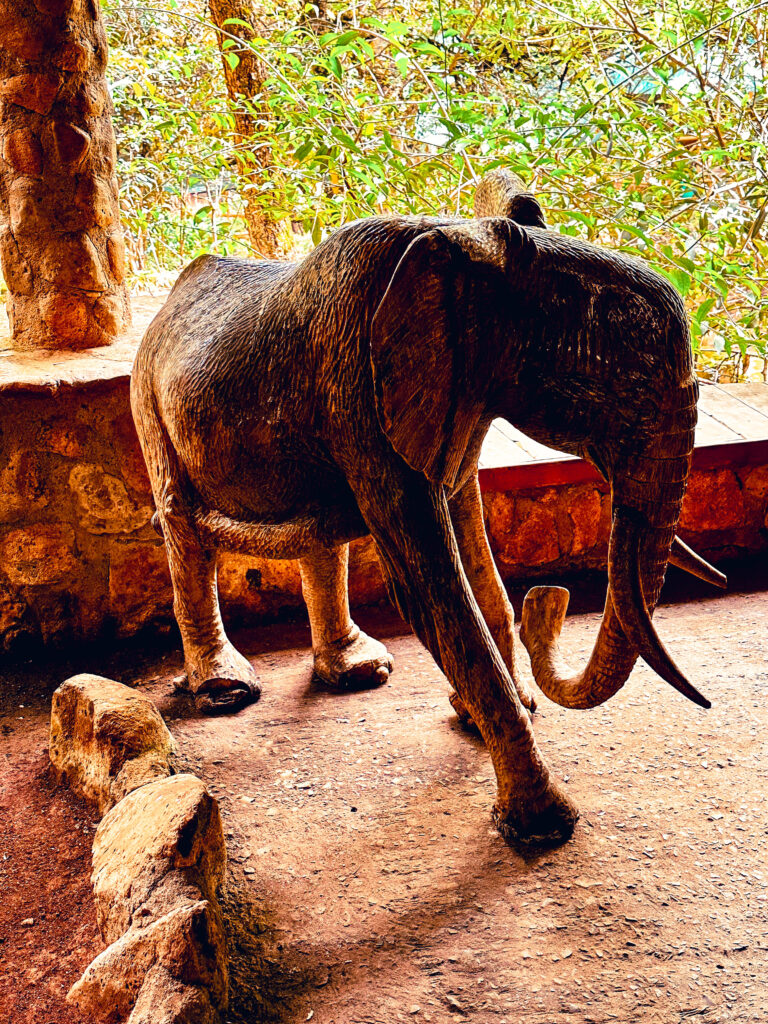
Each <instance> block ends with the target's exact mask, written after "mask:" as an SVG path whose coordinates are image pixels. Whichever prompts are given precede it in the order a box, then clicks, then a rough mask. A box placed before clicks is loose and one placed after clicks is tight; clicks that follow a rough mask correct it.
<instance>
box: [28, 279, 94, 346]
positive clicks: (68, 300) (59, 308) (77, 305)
mask: <svg viewBox="0 0 768 1024" xmlns="http://www.w3.org/2000/svg"><path fill="white" fill-rule="evenodd" d="M38 306H39V309H40V316H41V318H42V320H43V323H44V324H45V325H46V326H47V327H48V328H49V329H50V330H51V331H52V332H53V333H54V334H56V335H57V336H58V337H59V338H61V340H62V341H63V342H65V343H66V344H67V345H68V346H69V347H73V346H78V345H80V344H82V343H83V342H84V341H85V337H86V334H87V333H88V326H89V318H90V306H89V304H88V303H87V302H86V301H85V299H83V298H82V297H81V296H79V295H76V294H72V293H68V292H49V293H47V294H45V295H41V296H40V299H39V301H38Z"/></svg>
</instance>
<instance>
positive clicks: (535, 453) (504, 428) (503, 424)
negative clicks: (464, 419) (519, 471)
mask: <svg viewBox="0 0 768 1024" xmlns="http://www.w3.org/2000/svg"><path fill="white" fill-rule="evenodd" d="M493 425H494V426H496V427H498V429H499V430H500V431H501V433H503V434H505V435H506V437H508V438H510V440H512V441H514V442H515V443H516V444H518V445H520V447H521V448H522V449H523V451H525V452H527V453H528V455H529V456H530V458H531V459H532V460H533V461H534V462H553V461H557V460H559V459H573V458H575V456H573V455H568V454H567V453H566V452H559V451H557V449H556V448H548V447H547V445H544V444H540V443H539V442H538V441H534V440H533V438H531V437H528V435H527V434H524V433H523V432H522V431H521V430H518V429H517V427H513V426H512V424H511V423H508V422H507V420H494V421H493Z"/></svg>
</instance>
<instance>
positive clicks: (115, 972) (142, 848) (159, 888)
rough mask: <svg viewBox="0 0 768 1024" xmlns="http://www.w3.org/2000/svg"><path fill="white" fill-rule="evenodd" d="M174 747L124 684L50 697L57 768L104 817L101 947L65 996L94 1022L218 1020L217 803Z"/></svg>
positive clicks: (96, 879) (223, 1000) (95, 681)
mask: <svg viewBox="0 0 768 1024" xmlns="http://www.w3.org/2000/svg"><path fill="white" fill-rule="evenodd" d="M173 753H174V744H173V739H172V737H171V734H170V733H169V732H168V729H167V728H166V726H165V723H164V722H163V720H162V718H161V717H160V715H159V713H158V712H157V709H156V708H155V706H154V705H153V704H152V702H151V701H150V700H149V699H148V698H147V697H145V696H144V695H143V694H140V693H137V692H136V691H135V690H132V689H130V688H129V687H127V686H123V685H122V684H121V683H116V682H114V681H113V680H110V679H103V678H101V677H99V676H92V675H80V676H74V677H73V678H72V679H69V680H67V682H65V683H64V684H62V686H60V687H59V689H58V690H57V691H56V693H55V694H54V700H53V709H52V713H51V741H50V755H51V763H52V764H53V767H54V771H55V772H56V773H57V774H58V776H59V778H60V779H62V780H63V781H66V782H67V783H68V784H69V785H70V786H71V787H72V789H73V790H74V791H75V792H76V793H78V795H80V796H81V797H82V798H83V799H85V800H87V801H88V802H89V803H90V804H91V805H92V806H93V807H95V808H96V809H97V810H98V811H99V812H100V813H104V817H103V818H102V820H101V822H100V824H99V827H98V829H97V831H96V837H95V839H94V844H93V875H92V881H93V889H94V896H95V900H96V915H97V920H98V924H99V929H100V931H101V935H102V937H103V939H104V941H105V942H107V943H109V945H108V948H107V949H105V950H104V952H103V953H101V954H100V955H99V956H98V957H97V958H96V959H95V960H94V961H93V963H91V964H90V966H89V967H88V968H87V969H86V971H85V973H84V974H83V976H82V978H81V979H80V980H79V981H78V982H77V983H76V984H75V985H74V986H73V987H72V989H71V990H70V992H69V995H68V999H69V1001H70V1002H72V1003H74V1004H75V1005H76V1006H78V1008H80V1009H81V1010H82V1011H83V1012H85V1013H87V1014H88V1015H89V1016H90V1017H91V1018H93V1019H94V1020H99V1019H110V1020H114V1019H115V1017H117V1018H118V1019H120V1020H122V1021H127V1022H128V1024H219V1022H220V1020H221V1016H220V1015H221V1012H222V1011H224V1010H225V1009H226V1006H227V998H228V971H227V954H226V937H225V933H224V928H223V922H222V915H221V908H220V906H219V903H218V900H217V890H218V888H219V886H220V884H221V882H222V880H223V877H224V869H225V866H226V847H225V844H224V835H223V832H222V827H221V819H220V817H219V809H218V805H217V803H216V801H215V799H214V798H213V797H212V796H211V795H210V794H209V793H208V791H207V790H206V788H205V786H204V785H203V783H202V782H201V781H200V780H199V779H197V778H196V777H195V776H194V775H188V774H184V775H176V774H174V769H173ZM105 812H106V813H105Z"/></svg>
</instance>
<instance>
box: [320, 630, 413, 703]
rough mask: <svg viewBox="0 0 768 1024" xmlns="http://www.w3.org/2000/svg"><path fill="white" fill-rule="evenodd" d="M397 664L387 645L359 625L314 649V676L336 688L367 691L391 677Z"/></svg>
mask: <svg viewBox="0 0 768 1024" xmlns="http://www.w3.org/2000/svg"><path fill="white" fill-rule="evenodd" d="M394 667H395V663H394V660H393V658H392V655H391V654H390V653H389V651H388V650H387V649H386V647H385V646H384V644H382V643H379V641H378V640H374V639H373V637H370V636H367V635H366V634H365V633H363V632H362V630H360V629H358V627H357V626H354V627H353V628H352V631H351V632H350V633H349V635H348V636H345V637H342V638H341V640H334V641H333V642H332V643H328V644H324V645H323V646H322V647H320V648H319V649H318V650H317V651H316V652H315V675H316V676H317V677H318V679H320V681H321V682H323V683H325V685H326V686H329V687H331V688H332V689H334V690H365V689H368V688H370V687H374V686H381V685H382V684H383V683H386V681H387V680H388V679H389V676H390V673H391V672H392V671H393V670H394Z"/></svg>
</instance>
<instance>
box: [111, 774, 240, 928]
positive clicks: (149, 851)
mask: <svg viewBox="0 0 768 1024" xmlns="http://www.w3.org/2000/svg"><path fill="white" fill-rule="evenodd" d="M225 866H226V848H225V845H224V834H223V832H222V828H221V818H220V816H219V808H218V805H217V803H216V801H215V800H214V799H213V797H212V796H211V795H210V794H209V793H208V791H207V789H206V788H205V786H204V785H203V783H202V782H201V781H200V780H199V779H198V778H196V777H195V776H194V775H174V776H171V777H170V778H165V779H159V780H158V781H156V782H150V783H149V784H148V785H145V786H142V787H141V788H140V789H136V790H134V791H133V792H132V793H129V794H128V795H127V796H126V797H125V798H124V799H123V800H121V801H120V803H119V804H117V806H115V807H113V808H112V810H111V811H110V812H109V813H108V814H107V815H106V816H105V817H104V818H103V819H102V821H101V823H100V824H99V827H98V829H97V831H96V838H95V839H94V843H93V875H92V881H93V894H94V899H95V903H96V919H97V921H98V924H99V929H100V931H101V934H102V937H103V938H104V941H105V942H115V941H116V940H117V939H118V938H119V937H120V936H121V935H123V934H124V933H125V932H126V931H128V929H129V928H130V927H131V926H132V925H133V924H141V923H142V922H144V923H146V919H147V918H148V917H149V918H150V919H152V920H156V919H158V918H159V917H162V916H163V915H164V914H166V913H168V911H169V909H170V907H171V905H172V904H175V903H178V902H179V900H181V899H186V898H187V897H188V896H189V894H190V892H192V891H199V892H200V893H202V898H204V899H206V900H210V901H213V900H215V899H216V891H217V889H218V887H219V885H220V884H221V882H222V880H223V877H224V869H225ZM161 883H162V884H161Z"/></svg>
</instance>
